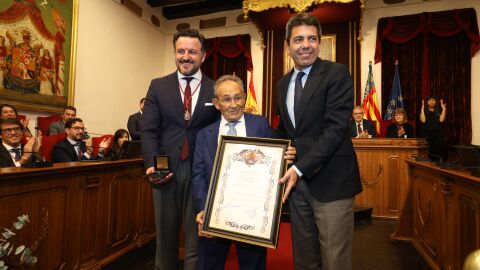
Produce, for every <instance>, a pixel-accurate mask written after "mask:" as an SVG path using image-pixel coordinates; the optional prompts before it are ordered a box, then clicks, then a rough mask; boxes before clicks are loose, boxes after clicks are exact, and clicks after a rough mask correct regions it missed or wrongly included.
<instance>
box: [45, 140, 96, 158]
mask: <svg viewBox="0 0 480 270" xmlns="http://www.w3.org/2000/svg"><path fill="white" fill-rule="evenodd" d="M80 147H81V149H82V152H83V153H85V152H87V146H86V145H85V143H84V142H81V145H80ZM87 159H88V158H87V157H85V156H82V157H81V158H80V159H79V158H78V155H77V152H76V151H75V147H74V146H73V145H72V144H71V143H70V142H69V141H68V140H67V139H65V140H63V141H60V142H59V143H57V144H55V145H54V146H53V151H52V161H53V162H74V161H78V160H87ZM90 159H95V158H94V157H92V158H90Z"/></svg>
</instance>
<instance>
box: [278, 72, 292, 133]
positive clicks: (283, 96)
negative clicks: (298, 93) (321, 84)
mask: <svg viewBox="0 0 480 270" xmlns="http://www.w3.org/2000/svg"><path fill="white" fill-rule="evenodd" d="M292 74H293V69H292V70H291V71H290V73H288V75H287V77H286V78H288V79H286V80H284V81H282V84H281V85H280V86H279V87H280V91H281V92H280V95H281V99H280V110H281V111H283V112H285V113H284V115H285V117H286V118H287V119H288V121H285V122H284V123H288V126H289V129H292V130H293V129H294V127H293V122H292V119H290V115H289V114H288V108H287V93H288V85H289V84H290V80H291V78H292Z"/></svg>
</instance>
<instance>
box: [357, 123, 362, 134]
mask: <svg viewBox="0 0 480 270" xmlns="http://www.w3.org/2000/svg"><path fill="white" fill-rule="evenodd" d="M357 132H358V135H360V134H362V132H363V130H362V125H361V124H357Z"/></svg>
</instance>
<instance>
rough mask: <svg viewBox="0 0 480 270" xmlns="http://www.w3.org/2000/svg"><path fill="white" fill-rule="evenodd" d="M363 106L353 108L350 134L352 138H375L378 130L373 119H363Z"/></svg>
mask: <svg viewBox="0 0 480 270" xmlns="http://www.w3.org/2000/svg"><path fill="white" fill-rule="evenodd" d="M363 115H364V112H363V108H362V107H361V106H356V107H355V108H353V112H352V118H353V121H351V124H350V135H351V137H352V138H375V137H377V130H376V127H375V123H374V122H373V121H370V120H367V119H363Z"/></svg>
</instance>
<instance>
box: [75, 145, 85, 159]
mask: <svg viewBox="0 0 480 270" xmlns="http://www.w3.org/2000/svg"><path fill="white" fill-rule="evenodd" d="M73 146H74V147H75V146H76V147H77V156H78V159H80V158H81V157H82V156H83V152H82V145H81V144H80V143H76V144H74V145H73Z"/></svg>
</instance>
